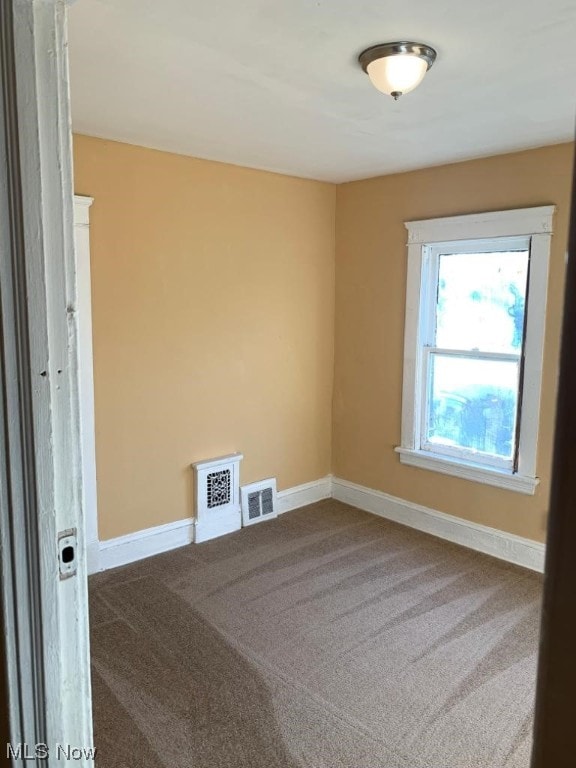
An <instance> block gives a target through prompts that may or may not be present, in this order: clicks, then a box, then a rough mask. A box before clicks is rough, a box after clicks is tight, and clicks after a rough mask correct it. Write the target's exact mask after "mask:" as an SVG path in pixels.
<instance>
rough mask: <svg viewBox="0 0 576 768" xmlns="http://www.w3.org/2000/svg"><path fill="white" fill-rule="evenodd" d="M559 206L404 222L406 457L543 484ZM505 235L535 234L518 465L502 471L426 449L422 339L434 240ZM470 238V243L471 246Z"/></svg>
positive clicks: (429, 465)
mask: <svg viewBox="0 0 576 768" xmlns="http://www.w3.org/2000/svg"><path fill="white" fill-rule="evenodd" d="M555 210H556V208H555V206H553V205H548V206H540V207H537V208H523V209H518V210H513V211H496V212H491V213H483V214H471V215H466V216H449V217H445V218H440V219H429V220H425V221H410V222H406V224H405V226H406V228H407V230H408V277H407V285H406V314H405V326H404V371H403V385H402V430H401V445H400V446H399V447H398V448H396V451H397V452H398V453H399V455H400V462H401V463H402V464H409V465H411V466H415V467H419V468H421V469H428V470H432V471H436V472H441V473H442V474H446V475H455V476H457V477H462V478H464V479H466V480H471V481H475V482H479V483H486V484H488V485H494V486H497V487H500V488H506V489H508V490H511V491H518V492H520V493H526V494H533V493H534V491H535V488H536V486H537V485H538V482H539V480H538V477H537V451H538V429H539V424H540V399H541V388H542V365H543V358H544V337H545V328H546V302H547V295H548V271H549V261H550V246H551V238H552V231H553V219H554V213H555ZM499 237H506V238H512V237H519V238H520V237H530V271H529V278H528V291H527V293H528V302H527V308H528V310H527V315H526V317H527V322H526V338H525V344H524V381H523V389H522V404H521V408H520V423H519V451H518V472H517V473H512V472H506V471H504V470H503V471H496V470H493V469H491V468H490V467H488V466H480V465H478V466H476V465H475V464H474V463H472V462H469V461H467V460H466V459H464V458H462V459H459V458H450V457H446V456H443V455H442V454H440V453H436V454H434V453H432V452H429V451H423V450H421V446H422V443H421V434H422V433H423V413H422V400H423V394H422V393H423V392H424V388H425V384H426V381H425V379H426V377H425V371H424V370H423V365H424V364H423V358H424V355H423V354H422V353H421V350H422V346H423V345H424V344H426V343H427V341H428V340H427V339H426V338H425V335H424V328H425V327H428V325H429V324H428V325H427V324H426V320H427V318H426V317H424V314H425V308H426V307H428V308H429V307H430V302H428V301H427V300H426V295H425V291H426V288H427V287H428V286H429V285H430V284H431V280H430V274H429V270H428V268H427V265H428V264H429V263H430V261H431V259H430V258H429V254H430V253H431V252H432V253H433V252H434V249H435V248H437V246H436V245H435V244H436V243H447V242H451V243H454V242H457V241H458V240H468V239H470V240H472V239H482V240H486V239H492V238H499ZM466 247H467V246H466V244H465V243H464V250H466Z"/></svg>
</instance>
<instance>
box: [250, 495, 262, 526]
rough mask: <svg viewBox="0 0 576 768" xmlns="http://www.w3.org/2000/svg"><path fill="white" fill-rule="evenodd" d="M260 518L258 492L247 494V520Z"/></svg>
mask: <svg viewBox="0 0 576 768" xmlns="http://www.w3.org/2000/svg"><path fill="white" fill-rule="evenodd" d="M256 517H260V491H255V492H254V493H249V494H248V519H249V520H254V519H255V518H256Z"/></svg>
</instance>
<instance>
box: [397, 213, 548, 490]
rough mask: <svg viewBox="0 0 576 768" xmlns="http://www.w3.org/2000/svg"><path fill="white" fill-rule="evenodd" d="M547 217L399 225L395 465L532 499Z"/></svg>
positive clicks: (515, 216) (533, 215)
mask: <svg viewBox="0 0 576 768" xmlns="http://www.w3.org/2000/svg"><path fill="white" fill-rule="evenodd" d="M553 214H554V207H553V206H545V207H540V208H528V209H523V210H517V211H502V212H497V213H487V214H478V215H472V216H455V217H450V218H445V219H431V220H429V221H413V222H408V223H407V224H406V227H407V229H408V283H407V296H406V327H405V343H404V388H403V403H402V444H401V446H400V447H398V448H397V449H396V450H397V451H398V453H399V454H400V461H401V462H402V463H405V464H411V465H413V466H418V467H422V468H424V469H431V470H435V471H438V472H443V473H446V474H452V475H456V476H459V477H464V478H466V479H469V480H475V481H478V482H484V483H488V484H490V485H497V486H501V487H505V488H509V489H511V490H516V491H520V492H523V493H534V490H535V488H536V485H537V484H538V478H537V476H536V453H537V438H538V421H539V412H540V389H541V374H542V352H543V340H544V321H545V311H546V289H547V277H548V261H549V252H550V239H551V234H552V218H553Z"/></svg>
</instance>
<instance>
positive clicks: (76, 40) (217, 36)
mask: <svg viewBox="0 0 576 768" xmlns="http://www.w3.org/2000/svg"><path fill="white" fill-rule="evenodd" d="M69 21H70V66H71V83H72V84H71V88H72V116H73V126H74V130H75V131H78V132H80V133H86V134H89V135H92V136H101V137H105V138H109V139H116V140H119V141H126V142H130V143H133V144H141V145H144V146H149V147H156V148H158V149H165V150H169V151H172V152H178V153H181V154H186V155H194V156H196V157H203V158H210V159H213V160H221V161H224V162H229V163H235V164H237V165H245V166H250V167H254V168H263V169H267V170H272V171H279V172H280V173H287V174H293V175H296V176H304V177H310V178H315V179H324V180H327V181H334V182H341V181H347V180H350V179H358V178H365V177H369V176H378V175H380V174H384V173H392V172H395V171H402V170H408V169H411V168H420V167H424V166H429V165H437V164H440V163H446V162H451V161H457V160H461V159H464V158H472V157H480V156H483V155H491V154H497V153H502V152H508V151H511V150H515V149H523V148H528V147H535V146H541V145H544V144H551V143H555V142H561V141H569V140H571V139H573V138H574V125H575V114H576V91H575V89H574V83H576V54H575V44H574V40H575V39H576V2H574V0H212V1H210V0H202V1H201V0H79V2H77V3H75V4H74V5H73V6H72V7H71V8H70V14H69ZM398 39H412V40H416V41H419V42H425V43H428V44H430V45H432V46H433V47H435V48H436V49H437V51H438V59H437V61H436V64H435V65H434V67H433V68H432V69H431V70H430V72H429V73H428V75H427V76H426V78H425V79H424V82H423V83H422V85H421V86H419V88H418V89H417V90H416V91H414V92H413V93H411V94H407V95H406V96H404V97H403V98H401V99H400V100H399V101H398V102H394V101H393V100H392V99H390V98H389V97H386V96H383V95H382V94H380V93H378V92H377V91H376V90H375V89H374V88H373V87H372V86H371V84H370V81H369V80H368V78H367V77H366V75H365V74H364V73H363V72H362V70H361V69H360V68H359V66H358V65H357V63H356V58H357V55H358V53H359V52H360V51H361V50H362V49H363V48H366V47H368V46H369V45H373V44H375V43H378V42H388V41H392V40H398Z"/></svg>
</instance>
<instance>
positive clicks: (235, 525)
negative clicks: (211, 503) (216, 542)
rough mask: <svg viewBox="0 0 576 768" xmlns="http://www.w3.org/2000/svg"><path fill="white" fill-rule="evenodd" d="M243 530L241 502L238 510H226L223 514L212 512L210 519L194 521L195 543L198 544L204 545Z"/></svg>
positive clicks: (204, 518) (237, 507)
mask: <svg viewBox="0 0 576 768" xmlns="http://www.w3.org/2000/svg"><path fill="white" fill-rule="evenodd" d="M241 528H242V513H241V511H240V502H239V501H238V504H237V506H236V508H233V509H225V510H223V511H222V512H216V511H215V510H211V513H210V516H209V517H207V516H206V517H203V518H199V519H198V520H195V521H194V541H195V542H196V544H202V543H203V542H204V541H210V539H217V538H218V537H219V536H226V534H228V533H234V531H239V530H240V529H241Z"/></svg>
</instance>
